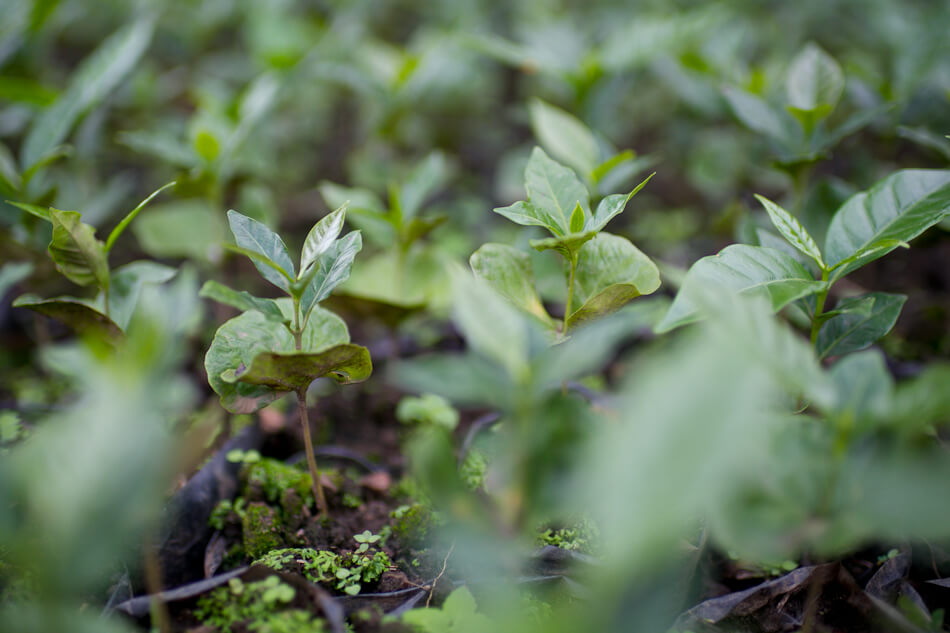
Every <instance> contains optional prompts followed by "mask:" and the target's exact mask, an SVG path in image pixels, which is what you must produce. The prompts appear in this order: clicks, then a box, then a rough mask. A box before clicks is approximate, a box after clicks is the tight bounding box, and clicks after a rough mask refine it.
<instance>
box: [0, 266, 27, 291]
mask: <svg viewBox="0 0 950 633" xmlns="http://www.w3.org/2000/svg"><path fill="white" fill-rule="evenodd" d="M32 272H33V264H32V263H30V262H9V263H7V264H4V265H3V267H2V268H0V299H2V298H3V297H4V295H6V294H7V291H8V290H10V288H12V287H13V286H15V285H16V284H18V283H19V282H21V281H23V280H24V279H26V278H27V277H29V276H30V273H32Z"/></svg>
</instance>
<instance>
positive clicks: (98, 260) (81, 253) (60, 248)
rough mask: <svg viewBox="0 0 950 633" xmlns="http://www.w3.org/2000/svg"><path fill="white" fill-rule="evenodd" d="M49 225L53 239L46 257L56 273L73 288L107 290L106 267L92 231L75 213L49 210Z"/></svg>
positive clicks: (102, 250)
mask: <svg viewBox="0 0 950 633" xmlns="http://www.w3.org/2000/svg"><path fill="white" fill-rule="evenodd" d="M49 218H50V222H52V223H53V238H52V240H50V243H49V249H48V250H49V256H50V257H51V258H52V259H53V261H54V262H55V263H56V269H57V270H59V272H61V273H63V275H64V276H65V277H66V278H67V279H69V280H70V281H72V282H73V283H75V284H79V285H80V286H88V285H89V284H91V283H95V284H97V285H98V286H99V287H100V288H107V287H108V286H109V264H108V262H106V253H105V247H104V246H103V244H102V242H100V241H99V240H97V239H96V236H95V233H96V230H95V229H94V228H93V227H91V226H89V225H88V224H85V223H83V221H82V219H81V216H80V215H79V212H78V211H60V210H59V209H50V210H49Z"/></svg>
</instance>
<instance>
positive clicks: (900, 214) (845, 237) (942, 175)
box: [824, 169, 950, 279]
mask: <svg viewBox="0 0 950 633" xmlns="http://www.w3.org/2000/svg"><path fill="white" fill-rule="evenodd" d="M948 214H950V170H935V169H904V170H901V171H898V172H895V173H893V174H891V175H890V176H888V177H887V178H885V179H884V180H881V181H880V182H878V183H876V184H875V185H874V186H873V187H871V188H870V189H869V190H868V191H866V192H862V193H858V194H856V195H854V196H852V197H851V198H849V199H848V200H847V202H845V203H844V205H842V206H841V208H840V209H838V211H837V212H836V213H835V215H834V217H833V218H832V219H831V225H830V226H829V227H828V234H827V236H826V237H825V248H824V253H825V257H826V258H827V262H828V265H829V266H830V267H831V268H832V269H834V275H833V277H832V278H833V279H839V278H841V277H843V276H844V275H846V274H848V273H849V272H851V271H852V270H855V269H857V268H860V267H861V266H863V265H865V264H867V263H868V262H870V261H872V260H874V259H877V258H878V257H881V256H883V255H885V254H886V253H889V252H890V251H892V250H894V249H895V248H897V247H898V246H899V245H901V244H902V243H905V242H908V241H910V240H912V239H913V238H915V237H917V236H918V235H920V234H921V233H923V232H924V231H926V230H927V229H928V228H930V227H931V226H933V225H934V224H937V223H938V222H940V221H941V220H942V219H943V218H945V217H947V216H948Z"/></svg>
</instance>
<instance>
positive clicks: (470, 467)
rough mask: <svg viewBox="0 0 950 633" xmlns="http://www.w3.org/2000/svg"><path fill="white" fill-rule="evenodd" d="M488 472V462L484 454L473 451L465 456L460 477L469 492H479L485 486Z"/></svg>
mask: <svg viewBox="0 0 950 633" xmlns="http://www.w3.org/2000/svg"><path fill="white" fill-rule="evenodd" d="M487 472H488V460H487V459H486V458H485V455H484V453H482V452H481V451H478V450H474V449H473V450H471V451H469V452H468V455H466V456H465V460H464V461H463V462H462V467H461V468H460V469H459V477H460V478H461V479H462V483H463V484H465V487H466V488H468V489H469V490H479V489H480V488H482V487H483V486H484V485H485V473H487Z"/></svg>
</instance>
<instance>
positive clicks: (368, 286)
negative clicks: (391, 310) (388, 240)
mask: <svg viewBox="0 0 950 633" xmlns="http://www.w3.org/2000/svg"><path fill="white" fill-rule="evenodd" d="M449 286H450V284H449V274H448V264H447V262H446V261H445V258H444V257H443V256H441V255H440V254H438V253H437V252H435V251H433V250H432V249H426V248H423V249H413V250H411V251H410V252H409V253H408V254H407V255H406V256H405V257H400V255H399V253H394V252H383V253H379V254H378V255H374V256H371V257H368V258H366V259H360V262H359V264H357V265H356V266H354V267H353V270H352V274H351V276H350V278H349V279H348V280H347V281H346V282H344V283H343V284H342V285H341V286H340V287H339V289H338V292H339V293H340V294H345V295H350V296H352V297H358V298H362V299H368V300H371V301H378V302H381V303H385V304H388V305H390V306H397V307H400V308H404V309H406V310H414V309H418V308H421V307H423V306H426V305H433V304H435V305H441V306H447V305H448V303H449V299H448V295H449V292H450V288H449Z"/></svg>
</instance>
